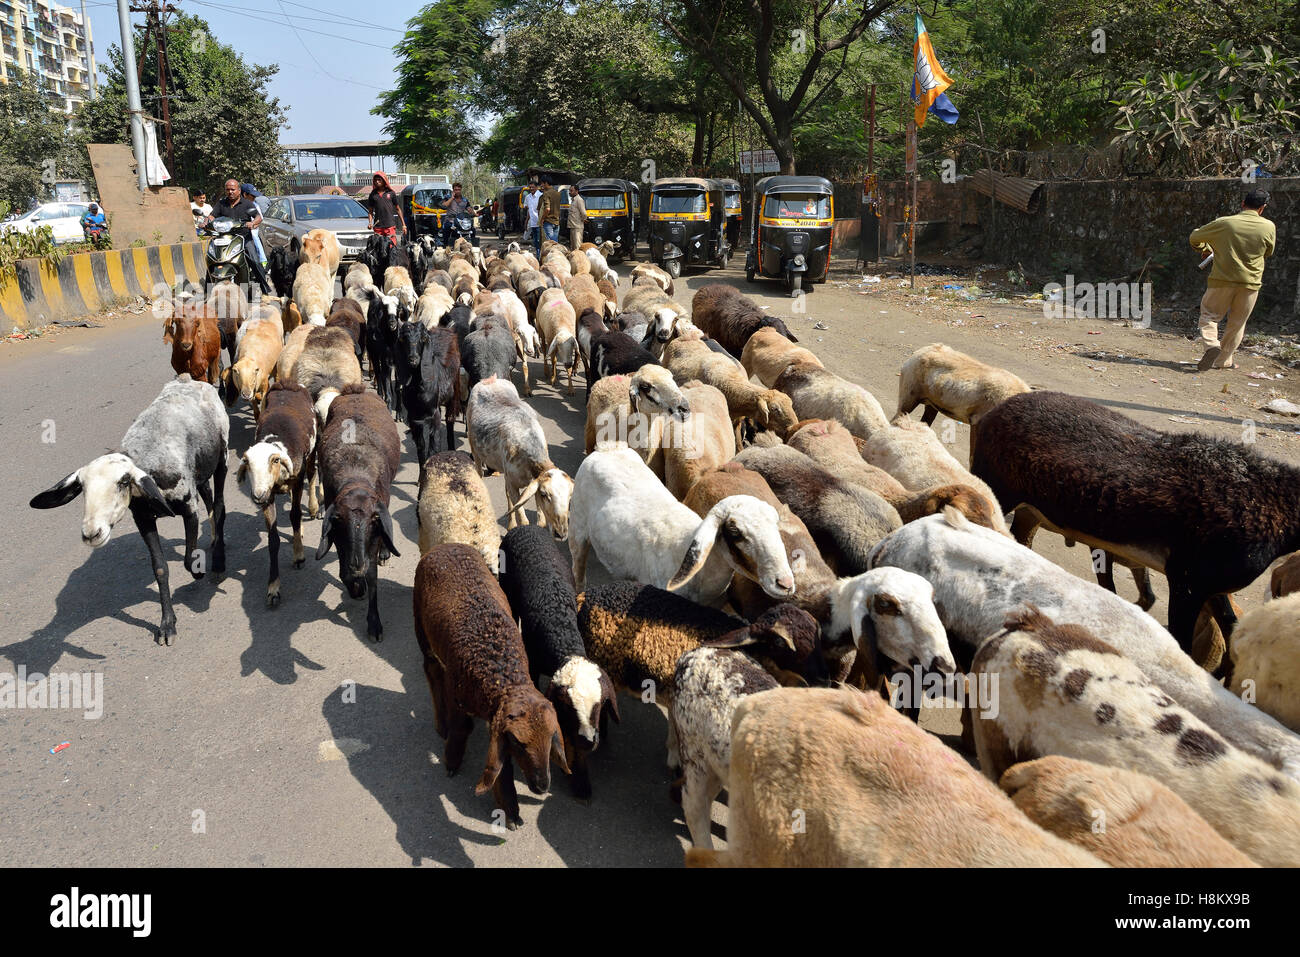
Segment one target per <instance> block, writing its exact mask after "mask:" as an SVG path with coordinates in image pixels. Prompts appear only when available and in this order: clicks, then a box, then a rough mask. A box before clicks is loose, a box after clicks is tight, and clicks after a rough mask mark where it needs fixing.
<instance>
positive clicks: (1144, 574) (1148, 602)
mask: <svg viewBox="0 0 1300 957" xmlns="http://www.w3.org/2000/svg"><path fill="white" fill-rule="evenodd" d="M1133 584H1135V585H1137V589H1138V607H1139V608H1141V609H1142V610H1143V611H1150V610H1151V606H1152V605H1154V604H1155V603H1156V593H1155V592H1154V591H1152V589H1151V571H1150V570H1149V569H1148V568H1146V567H1145V566H1143V565H1138V566H1136V567H1135V568H1134V569H1133Z"/></svg>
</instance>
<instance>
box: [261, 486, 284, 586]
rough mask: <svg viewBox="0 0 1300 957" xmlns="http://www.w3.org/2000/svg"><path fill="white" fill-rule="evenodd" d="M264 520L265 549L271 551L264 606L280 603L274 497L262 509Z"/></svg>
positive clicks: (278, 550)
mask: <svg viewBox="0 0 1300 957" xmlns="http://www.w3.org/2000/svg"><path fill="white" fill-rule="evenodd" d="M262 519H263V520H264V521H265V522H266V550H267V551H268V552H270V553H271V572H270V577H269V578H268V579H267V580H266V607H267V608H274V607H275V606H276V605H278V604H280V531H279V529H277V528H276V527H275V499H274V498H273V499H271V504H270V505H268V506H266V508H264V509H262Z"/></svg>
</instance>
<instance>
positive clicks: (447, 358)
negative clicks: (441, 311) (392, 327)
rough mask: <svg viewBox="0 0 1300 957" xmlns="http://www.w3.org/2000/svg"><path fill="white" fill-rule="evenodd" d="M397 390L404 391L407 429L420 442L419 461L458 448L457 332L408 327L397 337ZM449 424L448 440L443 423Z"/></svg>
mask: <svg viewBox="0 0 1300 957" xmlns="http://www.w3.org/2000/svg"><path fill="white" fill-rule="evenodd" d="M397 344H398V350H397V360H398V361H397V363H396V365H397V368H398V382H397V387H398V389H400V390H401V393H402V408H403V410H404V413H405V416H406V425H407V427H408V428H409V429H410V431H411V439H412V441H414V442H415V453H416V459H417V461H418V462H419V463H420V467H421V468H422V469H423V467H424V463H425V460H426V459H428V457H429V456H430V455H432V454H434V453H436V452H446V451H449V450H451V449H454V448H455V446H456V429H455V424H456V416H457V415H459V414H460V348H459V347H458V346H457V345H456V334H455V333H454V332H452V330H450V329H446V328H442V327H439V328H437V329H433V330H428V329H425V328H424V326H422V325H420V323H418V322H408V323H405V324H404V325H403V326H402V328H401V329H399V330H398V333H397ZM444 417H445V419H446V422H447V436H446V442H445V443H444V442H443V435H442V429H441V425H442V420H443V419H444Z"/></svg>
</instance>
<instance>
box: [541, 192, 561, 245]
mask: <svg viewBox="0 0 1300 957" xmlns="http://www.w3.org/2000/svg"><path fill="white" fill-rule="evenodd" d="M537 216H538V218H539V219H540V220H541V222H542V234H543V235H544V237H545V238H546V239H549V240H551V241H553V242H557V243H558V242H559V241H560V191H559V190H558V189H556V188H555V187H554V186H552V185H551V180H550V177H547V176H543V177H542V201H541V204H540V205H539V206H538V207H537Z"/></svg>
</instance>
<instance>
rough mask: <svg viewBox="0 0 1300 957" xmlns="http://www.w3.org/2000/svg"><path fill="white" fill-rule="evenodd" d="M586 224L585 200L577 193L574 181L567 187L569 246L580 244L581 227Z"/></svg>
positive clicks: (574, 247)
mask: <svg viewBox="0 0 1300 957" xmlns="http://www.w3.org/2000/svg"><path fill="white" fill-rule="evenodd" d="M586 225H587V201H586V200H584V199H583V198H582V197H581V196H579V195H578V186H577V184H576V183H575V184H574V185H573V186H570V187H569V248H570V249H577V248H578V247H579V246H581V245H582V229H583V227H584V226H586Z"/></svg>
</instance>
